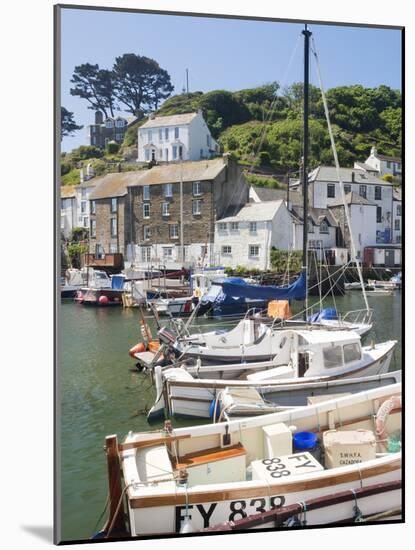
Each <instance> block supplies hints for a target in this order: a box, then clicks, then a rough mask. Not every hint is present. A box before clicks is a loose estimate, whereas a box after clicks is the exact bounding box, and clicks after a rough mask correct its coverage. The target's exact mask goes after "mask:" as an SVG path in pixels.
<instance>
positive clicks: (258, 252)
mask: <svg viewBox="0 0 415 550" xmlns="http://www.w3.org/2000/svg"><path fill="white" fill-rule="evenodd" d="M253 249H256V251H257V254H255V253H253ZM248 253H249V257H250V258H259V256H260V254H261V246H260V245H259V244H250V245H248Z"/></svg>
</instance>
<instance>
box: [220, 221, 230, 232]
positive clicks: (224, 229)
mask: <svg viewBox="0 0 415 550" xmlns="http://www.w3.org/2000/svg"><path fill="white" fill-rule="evenodd" d="M227 228H228V224H227V223H226V222H219V223H218V230H219V231H226V230H227Z"/></svg>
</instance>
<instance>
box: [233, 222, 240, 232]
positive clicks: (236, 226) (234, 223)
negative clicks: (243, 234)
mask: <svg viewBox="0 0 415 550" xmlns="http://www.w3.org/2000/svg"><path fill="white" fill-rule="evenodd" d="M238 229H239V223H238V222H231V231H238Z"/></svg>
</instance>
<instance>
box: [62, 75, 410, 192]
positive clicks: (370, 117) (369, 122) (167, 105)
mask: <svg viewBox="0 0 415 550" xmlns="http://www.w3.org/2000/svg"><path fill="white" fill-rule="evenodd" d="M327 101H328V105H329V110H330V118H331V122H332V126H333V131H334V134H335V139H336V145H337V151H338V156H339V161H340V164H341V165H342V166H353V163H354V161H355V160H361V161H364V160H365V159H366V158H367V157H368V155H369V153H370V148H371V146H372V145H376V147H377V149H378V151H379V153H381V154H385V155H396V156H400V155H401V134H402V128H401V121H402V108H401V93H400V92H399V91H397V90H392V89H391V88H389V87H387V86H379V87H377V88H364V87H363V86H361V85H353V86H340V87H337V88H332V89H330V90H328V91H327ZM302 102H303V87H302V84H301V83H298V84H293V85H292V86H290V87H289V88H287V89H285V90H282V91H281V90H279V86H278V83H275V82H274V83H270V84H266V85H264V86H260V87H257V88H252V89H245V90H239V91H236V92H229V91H227V90H214V91H211V92H207V93H202V92H193V93H189V94H181V95H175V96H172V97H170V98H169V99H167V100H166V101H164V103H163V104H162V106H161V107H160V108H159V109H158V110H157V111H156V115H159V116H166V115H174V114H181V113H187V112H192V111H197V110H198V109H201V110H202V112H203V116H204V118H205V120H206V122H207V124H208V126H209V129H210V131H211V133H212V135H213V136H214V137H215V139H217V140H218V141H219V143H220V145H221V148H222V150H223V151H224V152H230V153H232V154H233V155H234V156H235V157H236V158H237V159H238V160H239V162H241V163H242V164H245V165H247V166H251V165H253V166H254V167H260V168H261V171H262V172H264V173H266V174H268V175H271V174H276V175H277V178H278V175H283V174H285V173H286V172H288V171H290V172H295V171H297V170H298V167H299V161H300V159H301V156H302V139H303V121H302ZM145 120H146V119H145V118H141V119H140V120H139V121H137V122H136V123H135V124H133V125H132V126H131V127H130V128H129V129H128V130H127V132H126V135H125V138H124V143H123V145H122V147H121V148H120V150H119V151H101V150H100V149H97V148H96V147H91V146H82V147H79V148H78V149H75V150H73V151H72V152H71V153H68V154H66V155H65V156H63V157H62V163H61V164H62V170H61V174H62V184H73V183H77V182H78V181H79V171H80V169H81V168H82V167H83V166H85V165H86V164H88V162H92V164H93V166H94V169H95V173H96V174H97V175H100V174H103V173H106V172H109V171H115V170H116V169H118V168H117V167H116V166H117V162H123V161H125V160H127V161H129V162H130V164H125V163H124V162H123V165H122V169H123V170H131V169H137V168H139V167H137V166H136V165H134V161H135V158H136V152H135V148H136V146H137V129H138V127H139V126H141V125H142V124H143V123H144V122H145ZM309 136H310V140H309V143H310V160H309V162H310V168H314V167H315V166H317V165H319V164H326V165H332V164H333V156H332V152H331V149H330V141H329V135H328V131H327V125H326V121H325V117H324V109H323V102H322V99H321V94H320V91H319V89H318V88H316V87H315V86H311V87H310V119H309ZM113 145H115V144H113ZM91 159H93V160H92V161H91ZM257 184H258V185H269V186H271V187H279V183H278V181H276V180H275V179H274V180H270V179H268V180H264V181H258V183H257Z"/></svg>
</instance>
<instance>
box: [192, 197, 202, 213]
mask: <svg viewBox="0 0 415 550" xmlns="http://www.w3.org/2000/svg"><path fill="white" fill-rule="evenodd" d="M192 212H193V215H194V216H196V215H200V214H201V213H202V201H201V200H195V201H192Z"/></svg>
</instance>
